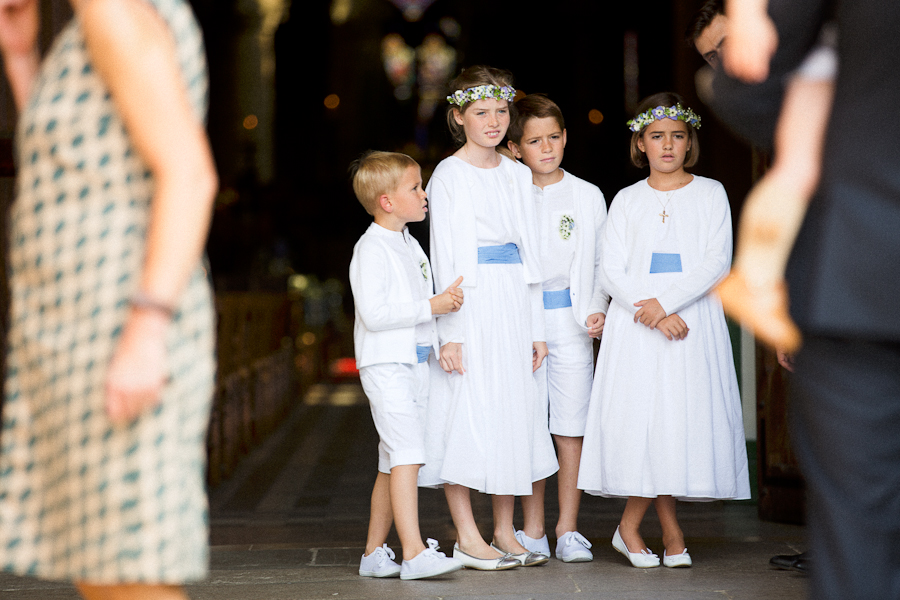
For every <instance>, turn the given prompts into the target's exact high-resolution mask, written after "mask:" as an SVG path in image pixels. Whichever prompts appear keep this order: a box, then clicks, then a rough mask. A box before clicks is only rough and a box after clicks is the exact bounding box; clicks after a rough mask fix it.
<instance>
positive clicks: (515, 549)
mask: <svg viewBox="0 0 900 600" xmlns="http://www.w3.org/2000/svg"><path fill="white" fill-rule="evenodd" d="M523 497H524V496H523ZM491 505H492V506H493V507H494V545H495V546H497V547H499V548H500V549H501V550H504V551H505V552H510V553H512V554H522V553H523V552H528V549H526V548H525V547H524V546H522V544H520V543H519V540H517V539H516V529H515V527H514V526H513V513H514V512H515V508H516V497H515V496H498V495H496V494H495V495H493V496H491ZM529 537H530V536H529Z"/></svg>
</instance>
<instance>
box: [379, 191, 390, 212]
mask: <svg viewBox="0 0 900 600" xmlns="http://www.w3.org/2000/svg"><path fill="white" fill-rule="evenodd" d="M378 206H380V207H381V210H383V211H384V212H386V213H392V212H394V205H393V204H392V203H391V199H390V198H389V197H388V195H387V194H382V195H381V196H379V197H378Z"/></svg>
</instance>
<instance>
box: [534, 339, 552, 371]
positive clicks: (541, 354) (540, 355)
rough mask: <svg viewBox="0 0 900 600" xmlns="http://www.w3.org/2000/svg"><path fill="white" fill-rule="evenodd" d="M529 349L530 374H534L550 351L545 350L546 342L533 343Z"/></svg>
mask: <svg viewBox="0 0 900 600" xmlns="http://www.w3.org/2000/svg"><path fill="white" fill-rule="evenodd" d="M531 347H532V351H531V372H532V373H534V372H535V371H537V370H538V369H540V368H541V363H543V362H544V359H545V358H547V355H548V354H550V350H548V349H547V342H534V343H533V344H532V345H531Z"/></svg>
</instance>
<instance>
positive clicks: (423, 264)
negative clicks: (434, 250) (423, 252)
mask: <svg viewBox="0 0 900 600" xmlns="http://www.w3.org/2000/svg"><path fill="white" fill-rule="evenodd" d="M419 268H420V269H422V277H424V278H425V281H428V263H427V262H425V261H424V260H423V261H422V262H420V263H419Z"/></svg>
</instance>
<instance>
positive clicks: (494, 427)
mask: <svg viewBox="0 0 900 600" xmlns="http://www.w3.org/2000/svg"><path fill="white" fill-rule="evenodd" d="M427 191H428V197H429V202H430V209H431V210H430V219H431V264H432V268H433V269H434V276H435V285H436V289H437V291H442V290H443V289H445V288H446V287H447V286H449V285H450V284H451V283H453V281H454V280H455V279H456V278H457V277H458V276H459V275H462V276H463V277H464V280H463V283H462V287H463V289H464V291H465V303H464V304H463V307H462V309H461V310H460V311H459V312H457V313H451V314H449V315H445V316H443V317H442V318H441V319H439V320H438V322H437V328H438V337H439V339H440V344H441V346H443V345H444V344H446V343H448V342H459V343H462V349H463V364H464V366H465V369H466V372H465V374H463V375H460V374H459V373H456V372H454V373H452V374H447V373H445V372H444V371H443V370H442V369H441V368H440V366H439V365H438V364H437V361H436V360H435V359H434V357H433V358H432V361H431V362H432V376H431V393H430V397H429V404H428V410H427V420H426V453H427V457H426V464H425V466H424V467H423V468H422V470H421V472H420V475H419V482H420V484H421V485H440V484H443V483H455V484H460V485H464V486H466V487H468V488H471V489H475V490H479V491H481V492H486V493H489V494H504V495H528V494H531V484H532V483H533V482H534V481H538V480H540V479H544V478H546V477H548V476H550V475H552V474H553V473H555V472H556V470H557V469H558V463H557V461H556V454H555V452H554V450H553V442H552V440H551V438H550V432H549V430H548V424H547V416H546V413H543V414H542V413H541V412H540V411H539V410H537V407H538V404H537V402H538V401H537V392H536V389H535V384H534V378H533V376H532V373H531V364H532V360H531V357H532V343H533V342H534V341H543V339H544V330H543V314H542V313H543V305H542V293H541V283H540V282H541V276H540V263H539V260H538V258H537V252H538V248H537V236H536V230H535V219H534V207H533V204H532V199H531V171H530V170H529V169H528V168H527V167H525V166H524V165H521V164H518V163H516V162H515V161H512V160H509V159H506V158H503V159H502V160H501V161H500V166H498V167H496V168H494V169H480V168H477V167H474V166H472V165H470V164H468V163H466V162H465V161H463V160H461V159H459V158H456V157H450V158H447V159H445V160H444V161H442V162H441V163H440V164H439V165H438V166H437V168H436V169H435V171H434V174H433V175H432V177H431V180H430V181H429V182H428V187H427ZM507 243H515V244H516V245H517V246H518V247H519V250H520V255H521V257H522V264H487V265H485V264H478V263H477V249H478V247H481V246H495V245H503V244H507Z"/></svg>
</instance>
